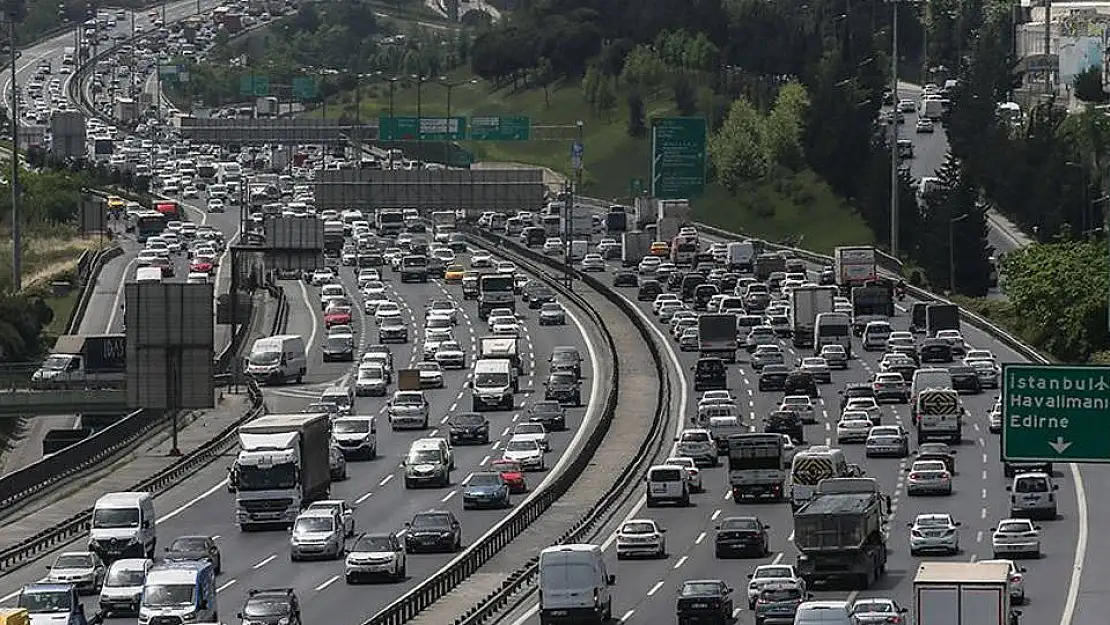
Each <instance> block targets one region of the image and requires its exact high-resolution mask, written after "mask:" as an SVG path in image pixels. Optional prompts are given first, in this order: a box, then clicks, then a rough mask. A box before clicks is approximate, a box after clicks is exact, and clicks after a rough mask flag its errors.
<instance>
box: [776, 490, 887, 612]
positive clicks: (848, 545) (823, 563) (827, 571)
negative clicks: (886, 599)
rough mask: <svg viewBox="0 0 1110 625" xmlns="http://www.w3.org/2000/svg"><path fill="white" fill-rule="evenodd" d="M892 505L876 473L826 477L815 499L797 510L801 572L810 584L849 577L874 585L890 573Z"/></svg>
mask: <svg viewBox="0 0 1110 625" xmlns="http://www.w3.org/2000/svg"><path fill="white" fill-rule="evenodd" d="M889 508H890V505H889V498H888V497H886V496H885V495H883V494H881V493H880V492H879V485H878V482H877V481H876V480H875V479H873V478H859V477H854V478H834V479H827V480H823V481H821V483H819V484H818V485H817V492H816V493H815V497H814V499H813V500H812V501H810V502H809V503H807V504H806V505H804V506H802V507H801V508H799V509H798V511H797V512H795V513H794V546H795V547H797V549H798V552H799V555H798V565H797V566H798V574H799V575H801V576H802V578H804V579H805V580H806V583H807V584H809V585H811V586H812V585H813V584H814V583H816V582H827V581H844V582H846V583H848V584H850V586H851V587H852V588H853V589H856V590H866V589H867V588H870V587H871V585H872V584H873V583H874V582H875V581H877V580H878V579H879V578H880V577H882V576H883V574H884V573H885V572H886V558H887V553H886V551H887V550H886V537H885V535H884V533H883V532H884V529H885V525H886V519H887V513H888V510H889Z"/></svg>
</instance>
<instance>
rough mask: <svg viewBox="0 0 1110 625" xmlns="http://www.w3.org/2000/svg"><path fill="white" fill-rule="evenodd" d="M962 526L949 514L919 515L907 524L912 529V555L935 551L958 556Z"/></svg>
mask: <svg viewBox="0 0 1110 625" xmlns="http://www.w3.org/2000/svg"><path fill="white" fill-rule="evenodd" d="M960 525H961V523H960V522H959V521H954V520H952V515H950V514H947V513H928V514H919V515H917V517H915V518H914V520H913V522H911V523H906V527H908V528H910V555H911V556H915V557H916V556H918V555H920V554H922V553H925V552H934V551H939V552H941V553H946V554H948V555H956V554H957V553H959V552H960Z"/></svg>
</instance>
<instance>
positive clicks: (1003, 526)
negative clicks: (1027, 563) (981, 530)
mask: <svg viewBox="0 0 1110 625" xmlns="http://www.w3.org/2000/svg"><path fill="white" fill-rule="evenodd" d="M990 531H991V553H993V554H994V555H993V556H991V557H993V558H998V557H1000V556H1002V555H1006V556H1011V557H1015V558H1016V557H1023V558H1039V557H1041V528H1040V526H1038V525H1034V524H1033V522H1032V521H1030V520H1029V519H1003V520H1001V521H999V522H998V526H997V527H992V528H991V529H990Z"/></svg>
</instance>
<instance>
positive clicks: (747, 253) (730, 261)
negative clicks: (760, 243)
mask: <svg viewBox="0 0 1110 625" xmlns="http://www.w3.org/2000/svg"><path fill="white" fill-rule="evenodd" d="M726 250H727V253H726V264H727V265H728V270H729V271H742V272H749V273H750V272H751V271H752V269H753V266H754V264H755V245H753V244H752V242H751V241H733V242H731V243H729V244H728V247H727V248H726Z"/></svg>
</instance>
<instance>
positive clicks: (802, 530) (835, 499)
mask: <svg viewBox="0 0 1110 625" xmlns="http://www.w3.org/2000/svg"><path fill="white" fill-rule="evenodd" d="M888 501H889V498H888V497H886V496H885V495H882V494H881V493H880V492H879V485H878V482H877V481H876V480H874V479H872V478H834V479H827V480H823V481H821V482H820V483H819V484H818V485H817V492H816V496H815V497H814V499H813V500H812V501H810V502H809V503H807V504H806V505H804V506H802V507H801V508H799V509H798V511H797V512H795V513H794V545H795V547H797V549H798V551H799V554H800V555H799V556H798V565H797V566H798V574H799V575H801V576H802V577H803V578H804V579H805V580H806V583H807V584H810V585H812V584H814V583H817V582H827V581H834V580H842V581H846V582H848V583H849V584H850V585H851V587H852V588H854V589H857V590H866V589H867V588H870V587H871V585H872V584H873V583H874V582H875V581H877V580H878V579H879V578H881V577H882V576H883V575H884V574H885V573H886V560H887V548H886V535H885V533H884V529H885V527H886V523H887V514H888V511H889V507H890V506H889V504H888ZM948 625H952V624H951V623H949V624H948Z"/></svg>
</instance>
